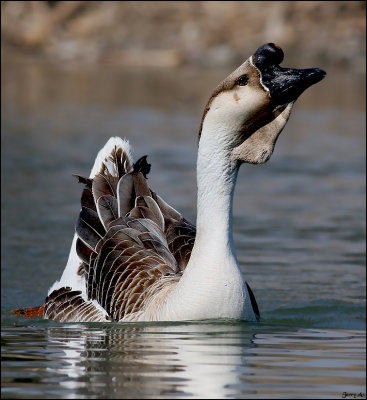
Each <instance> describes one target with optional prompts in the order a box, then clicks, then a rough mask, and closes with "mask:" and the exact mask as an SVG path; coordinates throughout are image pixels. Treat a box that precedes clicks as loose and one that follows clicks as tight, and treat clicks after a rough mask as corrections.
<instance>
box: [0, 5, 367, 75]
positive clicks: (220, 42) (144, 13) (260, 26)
mask: <svg viewBox="0 0 367 400" xmlns="http://www.w3.org/2000/svg"><path fill="white" fill-rule="evenodd" d="M1 4H2V33H3V35H2V41H3V43H2V44H3V46H4V47H3V52H4V53H5V54H6V55H7V57H15V56H16V55H22V56H25V55H27V56H33V57H37V58H42V59H44V60H49V61H53V62H68V63H70V62H87V63H101V64H106V63H112V64H118V65H121V66H155V67H157V66H166V67H177V66H180V65H195V66H205V67H214V68H215V67H218V66H219V65H221V66H227V65H228V66H231V65H232V64H237V63H239V62H241V61H242V60H243V57H244V55H245V54H249V53H251V52H252V51H253V50H254V49H255V48H256V47H258V46H259V45H260V44H262V43H266V42H269V41H272V42H279V43H280V44H281V45H282V46H283V47H286V48H287V50H288V52H289V53H290V54H291V55H292V58H289V59H288V61H291V62H295V61H296V60H297V61H298V62H299V63H302V62H305V61H307V62H311V63H314V62H316V63H317V62H318V63H320V62H322V63H323V64H325V66H327V65H329V64H330V65H333V66H341V67H346V68H351V69H352V70H353V71H354V72H363V71H364V65H365V46H364V40H365V29H366V20H365V8H366V3H365V2H364V1H331V2H325V1H225V2H224V1H193V2H192V1H174V2H169V1H155V2H150V1H147V2H144V1H131V2H130V1H103V2H102V1H17V2H7V1H3V2H2V3H1ZM4 53H3V54H4Z"/></svg>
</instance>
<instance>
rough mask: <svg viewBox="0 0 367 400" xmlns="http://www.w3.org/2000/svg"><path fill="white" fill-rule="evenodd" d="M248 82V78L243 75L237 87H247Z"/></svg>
mask: <svg viewBox="0 0 367 400" xmlns="http://www.w3.org/2000/svg"><path fill="white" fill-rule="evenodd" d="M247 82H248V76H247V75H242V76H240V77H239V78H238V81H237V85H238V86H246V85H247Z"/></svg>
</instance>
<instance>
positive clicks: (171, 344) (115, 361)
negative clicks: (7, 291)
mask: <svg viewBox="0 0 367 400" xmlns="http://www.w3.org/2000/svg"><path fill="white" fill-rule="evenodd" d="M250 326H251V325H250ZM48 334H49V339H50V341H51V342H53V344H54V345H55V344H56V343H57V344H59V345H60V347H61V348H62V350H63V352H64V353H65V356H64V357H63V360H64V361H66V363H63V365H62V367H61V368H59V367H58V368H57V369H56V370H55V371H54V372H57V373H60V374H63V375H65V377H67V378H66V379H64V380H63V382H62V385H64V386H65V387H67V388H69V389H71V390H74V391H75V394H77V395H78V396H83V395H88V394H91V393H93V394H94V395H98V396H103V397H107V398H109V397H110V398H111V397H120V398H121V397H125V398H126V397H130V396H134V397H136V396H138V397H141V396H143V397H144V396H149V397H154V396H164V397H165V396H169V395H172V396H190V397H191V396H193V397H205V398H223V397H228V396H230V397H234V396H235V393H236V389H235V387H236V385H238V384H239V383H240V379H241V378H240V377H241V375H242V372H241V371H240V370H241V369H240V368H239V366H241V365H242V364H243V363H245V359H244V357H243V355H244V352H245V351H247V350H248V348H249V347H252V346H253V345H252V338H253V331H252V329H251V328H249V325H248V324H247V325H245V324H244V323H241V322H238V323H234V322H233V321H231V322H225V321H223V322H222V323H219V324H218V322H217V321H216V322H215V323H214V322H205V323H204V322H202V323H176V324H169V325H167V324H163V323H161V324H156V323H155V324H146V323H144V324H142V323H135V324H124V325H123V326H121V324H120V325H117V324H116V325H111V324H108V325H102V326H101V324H78V325H75V324H72V325H63V326H60V327H51V328H49V330H48Z"/></svg>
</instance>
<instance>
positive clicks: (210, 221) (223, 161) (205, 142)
mask: <svg viewBox="0 0 367 400" xmlns="http://www.w3.org/2000/svg"><path fill="white" fill-rule="evenodd" d="M216 133H218V132H216ZM228 152H229V150H225V149H224V148H223V147H222V146H221V145H220V143H218V141H216V140H214V139H213V137H212V136H211V135H210V133H209V132H203V134H202V137H201V140H200V144H199V150H198V160H197V186H198V194H197V220H196V229H197V233H196V240H195V245H194V249H193V254H195V257H199V254H203V255H205V257H208V256H209V255H212V256H213V257H218V256H222V257H226V258H227V257H228V256H229V255H231V256H232V257H234V250H233V240H232V207H233V193H234V188H235V184H236V180H237V173H238V167H237V166H236V165H234V163H232V162H231V158H230V154H229V153H228ZM216 253H219V254H216ZM206 267H209V268H210V266H209V265H208V266H206Z"/></svg>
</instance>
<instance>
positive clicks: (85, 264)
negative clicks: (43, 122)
mask: <svg viewBox="0 0 367 400" xmlns="http://www.w3.org/2000/svg"><path fill="white" fill-rule="evenodd" d="M282 60H283V51H282V50H281V49H280V48H279V46H277V45H276V44H273V43H269V44H266V45H263V46H261V47H260V48H259V49H258V50H257V51H256V52H255V54H254V55H252V56H251V57H250V58H248V59H247V60H246V61H245V62H244V63H243V64H242V65H241V66H240V67H239V68H237V69H236V70H235V71H234V72H233V73H232V74H230V75H229V76H228V77H227V78H226V79H225V80H224V81H223V82H222V83H221V84H220V85H219V86H218V87H217V88H216V89H215V90H214V92H213V94H212V96H211V97H210V99H209V102H208V104H207V106H206V108H205V110H204V115H203V118H202V123H201V127H200V132H199V148H198V159H197V187H198V198H197V221H196V228H195V226H194V225H192V224H191V223H190V222H188V221H187V220H186V219H185V218H184V217H183V216H182V215H181V214H180V213H179V212H178V211H176V210H175V209H173V208H172V207H170V206H169V205H168V204H167V203H165V202H164V201H163V200H162V198H161V197H160V196H158V195H157V194H156V193H155V192H153V191H152V190H151V189H150V188H149V187H148V184H147V180H146V175H147V173H148V172H149V170H150V165H149V164H148V163H147V161H146V157H143V158H140V159H139V160H138V161H137V162H135V163H133V160H132V155H131V149H130V146H129V143H128V142H127V141H125V140H122V139H120V138H118V137H114V138H111V139H110V140H109V141H108V142H107V143H106V145H105V146H104V147H103V148H102V150H100V152H99V153H98V155H97V158H96V161H95V163H94V166H93V169H92V171H91V174H90V176H89V178H84V177H81V176H78V179H79V182H81V183H82V184H83V185H84V188H83V191H82V196H81V206H82V208H81V211H80V215H79V218H78V220H77V223H76V234H75V236H74V240H73V243H72V247H71V251H70V255H69V259H68V262H67V265H66V268H65V270H64V273H63V275H62V277H61V279H60V281H57V282H55V283H54V285H53V286H52V287H51V288H50V290H49V294H48V296H47V298H46V301H45V304H44V305H43V306H41V307H40V308H39V309H38V312H39V313H40V314H42V315H43V317H44V318H49V319H53V320H57V321H74V322H76V321H80V322H81V321H177V320H198V319H208V318H235V319H244V320H247V321H257V320H259V318H260V313H259V310H258V307H257V304H256V300H255V297H254V295H253V293H252V291H251V289H250V287H249V285H248V284H247V283H246V281H245V280H244V278H243V276H242V273H241V271H240V268H239V265H238V262H237V258H236V254H235V250H234V247H233V240H232V202H233V192H234V187H235V184H236V178H237V173H238V170H239V167H240V165H241V164H242V163H252V164H261V163H264V162H266V161H267V160H268V159H269V158H270V156H271V154H272V152H273V149H274V145H275V142H276V140H277V138H278V135H279V134H280V132H281V131H282V129H283V128H284V126H285V124H286V123H287V121H288V118H289V116H290V113H291V110H292V107H293V104H294V101H295V100H296V99H297V98H298V96H299V95H300V94H301V93H302V92H303V91H304V90H305V89H307V88H308V87H309V86H311V85H313V84H315V83H316V82H319V81H320V80H321V79H323V77H324V76H325V72H324V71H322V70H321V69H317V68H312V69H293V68H281V67H280V66H279V64H280V63H281V62H282Z"/></svg>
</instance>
